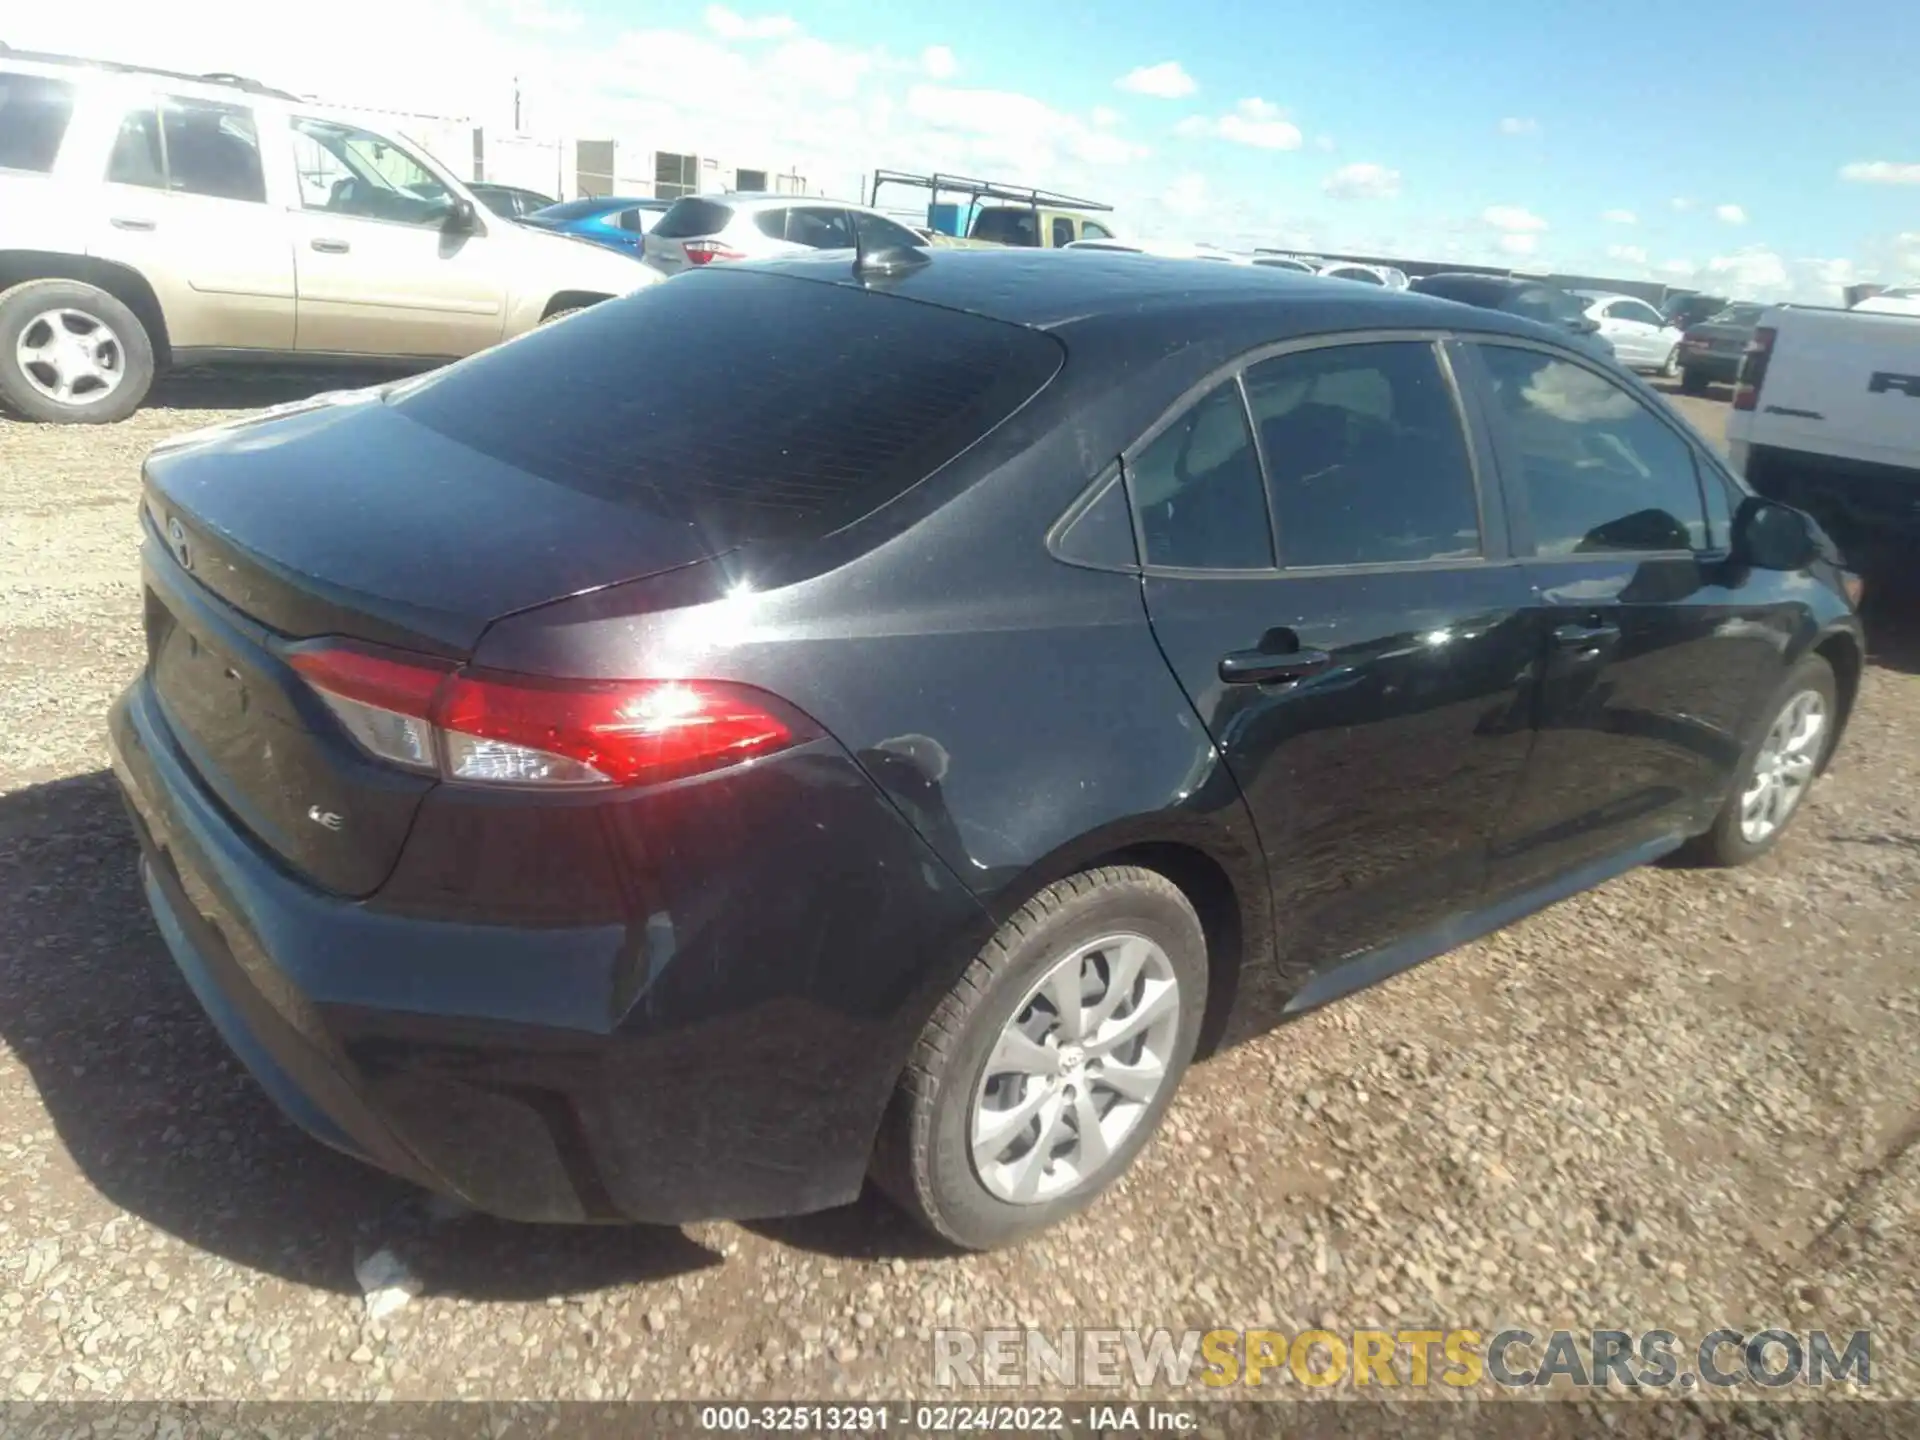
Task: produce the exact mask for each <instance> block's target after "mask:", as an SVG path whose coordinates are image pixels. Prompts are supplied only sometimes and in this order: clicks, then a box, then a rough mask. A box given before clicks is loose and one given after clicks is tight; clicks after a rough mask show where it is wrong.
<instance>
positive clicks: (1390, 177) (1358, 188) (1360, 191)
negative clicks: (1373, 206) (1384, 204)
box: [1320, 161, 1400, 200]
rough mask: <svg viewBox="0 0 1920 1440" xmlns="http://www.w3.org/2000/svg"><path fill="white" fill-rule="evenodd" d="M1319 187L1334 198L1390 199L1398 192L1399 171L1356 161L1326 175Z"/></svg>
mask: <svg viewBox="0 0 1920 1440" xmlns="http://www.w3.org/2000/svg"><path fill="white" fill-rule="evenodd" d="M1320 188H1321V189H1322V190H1324V191H1326V193H1327V194H1329V195H1331V196H1332V197H1333V198H1334V199H1336V200H1391V199H1392V198H1393V197H1394V196H1396V195H1398V194H1399V193H1400V172H1399V171H1398V170H1392V169H1389V168H1388V167H1387V166H1385V165H1376V164H1374V163H1373V162H1371V161H1356V162H1354V163H1353V164H1351V165H1342V166H1341V167H1340V168H1339V169H1338V170H1336V171H1334V172H1333V173H1332V174H1331V175H1329V176H1327V178H1326V180H1325V181H1324V182H1322V184H1321V186H1320Z"/></svg>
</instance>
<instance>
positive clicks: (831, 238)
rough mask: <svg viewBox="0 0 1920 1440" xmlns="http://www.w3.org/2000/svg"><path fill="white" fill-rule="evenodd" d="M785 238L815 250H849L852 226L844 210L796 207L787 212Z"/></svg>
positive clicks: (851, 246) (851, 243)
mask: <svg viewBox="0 0 1920 1440" xmlns="http://www.w3.org/2000/svg"><path fill="white" fill-rule="evenodd" d="M787 239H788V240H789V241H790V242H792V243H793V244H795V245H808V246H811V247H812V248H813V249H815V250H851V249H853V226H852V225H851V224H849V223H848V220H847V212H846V211H844V210H830V209H826V208H824V207H823V208H821V209H817V210H816V209H811V208H809V209H805V210H799V209H796V210H792V211H789V212H788V218H787Z"/></svg>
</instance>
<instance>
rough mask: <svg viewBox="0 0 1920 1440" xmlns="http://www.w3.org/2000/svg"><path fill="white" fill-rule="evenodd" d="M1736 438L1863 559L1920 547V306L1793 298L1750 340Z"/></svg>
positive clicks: (1776, 492)
mask: <svg viewBox="0 0 1920 1440" xmlns="http://www.w3.org/2000/svg"><path fill="white" fill-rule="evenodd" d="M1727 448H1728V452H1729V457H1730V458H1731V460H1732V462H1733V466H1734V468H1735V469H1736V470H1738V471H1739V472H1740V473H1741V474H1742V475H1744V476H1745V477H1746V481H1747V484H1748V485H1750V486H1751V487H1752V488H1753V489H1754V490H1755V491H1756V492H1757V493H1759V494H1761V495H1765V496H1767V497H1769V498H1770V499H1775V500H1782V501H1785V502H1786V503H1787V504H1789V505H1794V506H1797V507H1799V508H1800V509H1802V510H1805V511H1807V512H1808V513H1810V514H1811V515H1813V516H1814V518H1815V519H1817V520H1818V521H1819V522H1820V523H1821V525H1822V526H1823V527H1824V528H1825V529H1826V530H1827V531H1828V533H1829V534H1831V535H1832V536H1833V538H1834V540H1835V541H1836V542H1837V543H1838V544H1839V545H1840V547H1841V549H1842V550H1844V551H1845V552H1846V553H1847V555H1848V559H1849V562H1850V563H1852V564H1853V565H1855V567H1856V568H1860V567H1864V566H1867V565H1870V564H1871V565H1874V566H1876V567H1877V566H1880V565H1884V564H1886V563H1888V562H1891V561H1893V560H1894V559H1895V558H1896V556H1897V555H1899V554H1900V553H1901V552H1905V554H1906V555H1908V556H1910V555H1911V554H1912V553H1913V552H1914V551H1915V550H1916V549H1920V316H1912V315H1899V314H1886V313H1875V312H1872V311H1861V310H1825V309H1816V308H1811V307H1801V306H1783V307H1780V308H1778V309H1774V310H1769V311H1767V313H1766V314H1764V315H1762V316H1761V317H1760V324H1759V328H1758V329H1757V330H1756V331H1755V333H1754V339H1753V341H1752V343H1751V344H1750V345H1749V346H1748V350H1747V356H1746V360H1745V361H1744V363H1743V364H1742V367H1741V371H1740V380H1739V383H1738V384H1737V385H1736V386H1735V388H1734V399H1733V413H1732V414H1730V415H1729V416H1728V417H1727Z"/></svg>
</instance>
